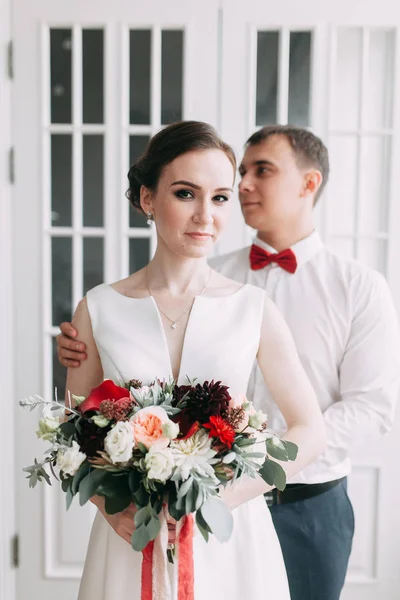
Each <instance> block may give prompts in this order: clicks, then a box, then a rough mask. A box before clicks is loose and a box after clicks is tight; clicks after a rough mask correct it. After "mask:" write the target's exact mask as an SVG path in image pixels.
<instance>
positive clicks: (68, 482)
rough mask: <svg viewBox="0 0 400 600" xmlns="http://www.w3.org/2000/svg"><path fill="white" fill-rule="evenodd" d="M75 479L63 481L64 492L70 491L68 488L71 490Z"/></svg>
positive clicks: (70, 478) (67, 478)
mask: <svg viewBox="0 0 400 600" xmlns="http://www.w3.org/2000/svg"><path fill="white" fill-rule="evenodd" d="M73 479H74V478H73V477H65V478H64V479H61V489H62V491H63V492H67V491H68V488H70V487H71V485H72V482H73Z"/></svg>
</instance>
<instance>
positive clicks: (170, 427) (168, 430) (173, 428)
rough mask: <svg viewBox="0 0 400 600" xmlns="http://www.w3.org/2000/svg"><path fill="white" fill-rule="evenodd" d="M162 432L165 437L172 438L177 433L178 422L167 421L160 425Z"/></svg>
mask: <svg viewBox="0 0 400 600" xmlns="http://www.w3.org/2000/svg"><path fill="white" fill-rule="evenodd" d="M162 432H163V434H164V435H165V436H166V437H168V438H170V439H171V440H174V439H175V438H177V437H178V435H179V424H178V423H174V422H173V421H168V422H167V423H164V425H163V426H162Z"/></svg>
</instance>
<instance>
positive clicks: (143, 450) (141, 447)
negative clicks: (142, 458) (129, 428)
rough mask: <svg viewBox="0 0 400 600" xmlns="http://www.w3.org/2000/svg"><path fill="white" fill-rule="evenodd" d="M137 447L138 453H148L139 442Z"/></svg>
mask: <svg viewBox="0 0 400 600" xmlns="http://www.w3.org/2000/svg"><path fill="white" fill-rule="evenodd" d="M137 446H138V448H139V450H140V452H142V454H147V453H148V449H147V448H146V446H145V445H144V444H142V443H141V442H139V443H138V445H137Z"/></svg>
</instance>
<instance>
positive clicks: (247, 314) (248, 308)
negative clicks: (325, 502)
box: [79, 284, 290, 600]
mask: <svg viewBox="0 0 400 600" xmlns="http://www.w3.org/2000/svg"><path fill="white" fill-rule="evenodd" d="M264 294H265V292H264V291H262V290H260V289H259V288H256V287H253V286H251V285H245V286H244V287H242V288H241V289H240V290H238V291H237V292H235V293H234V294H232V295H230V296H227V297H223V298H210V297H206V296H198V297H197V298H196V299H195V302H194V304H193V309H192V312H191V315H190V319H189V322H188V325H187V329H186V334H185V340H184V346H183V353H182V361H181V367H180V373H179V380H178V382H179V383H181V384H183V383H185V381H186V376H189V377H190V378H194V377H197V379H198V380H199V381H200V382H203V381H206V380H208V381H210V380H212V379H214V380H216V381H222V382H223V383H224V384H226V385H229V386H230V391H231V392H234V393H245V392H246V388H247V383H248V379H249V376H250V372H251V369H252V366H253V363H254V360H255V357H256V354H257V350H258V346H259V339H260V326H261V319H262V312H263V305H264ZM87 303H88V308H89V314H90V317H91V321H92V327H93V335H94V338H95V341H96V344H97V348H98V351H99V355H100V358H101V361H102V365H103V370H104V377H105V378H109V379H113V380H114V381H117V382H118V381H129V380H130V379H140V380H141V381H142V382H143V383H144V384H149V383H151V382H152V381H153V380H154V378H155V377H158V378H160V379H168V378H170V377H172V371H171V362H170V357H169V351H168V346H167V341H166V336H165V333H164V329H163V324H162V321H161V318H160V314H159V311H158V309H157V305H156V303H155V301H154V299H153V298H152V297H146V298H140V299H135V298H128V297H126V296H123V295H121V294H119V293H118V292H116V291H115V290H114V289H113V288H112V287H110V286H109V285H107V284H102V285H100V286H98V287H96V288H94V289H93V290H91V291H89V292H88V294H87ZM233 516H234V529H233V533H232V536H231V538H230V540H229V541H228V542H226V543H224V544H222V543H220V542H218V541H217V540H216V539H215V538H213V536H210V541H209V542H208V543H206V542H205V541H204V539H203V537H202V536H201V534H200V532H198V531H197V530H196V528H195V531H196V535H195V537H194V569H195V600H221V599H222V598H229V599H230V600H244V599H247V600H265V599H266V598H274V600H290V595H289V589H288V584H287V578H286V572H285V567H284V563H283V558H282V553H281V549H280V545H279V541H278V538H277V535H276V533H275V529H274V526H273V523H272V520H271V516H270V512H269V509H268V507H267V506H266V503H265V500H264V498H263V497H262V496H260V497H258V498H255V499H254V500H252V501H250V502H247V503H246V504H243V505H241V506H239V507H238V508H236V509H235V510H234V511H233ZM141 563H142V554H141V553H138V552H135V551H134V550H132V548H131V547H130V545H129V544H128V543H127V542H126V541H124V540H123V539H122V538H121V537H119V536H118V535H117V534H116V533H115V532H114V530H113V529H112V528H111V527H110V526H109V525H108V523H107V521H106V520H105V519H104V517H103V516H102V515H101V513H100V512H98V514H97V516H96V518H95V521H94V524H93V528H92V532H91V536H90V541H89V547H88V551H87V557H86V561H85V567H84V572H83V576H82V582H81V587H80V592H79V600H140V596H141V589H140V582H141ZM175 576H176V566H175V565H174V566H173V565H171V566H170V578H171V582H172V585H173V589H174V590H176V581H174V580H175V579H176V577H175Z"/></svg>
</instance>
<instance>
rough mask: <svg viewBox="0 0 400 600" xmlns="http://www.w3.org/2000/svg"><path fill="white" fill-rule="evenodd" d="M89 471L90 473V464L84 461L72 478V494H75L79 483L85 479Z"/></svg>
mask: <svg viewBox="0 0 400 600" xmlns="http://www.w3.org/2000/svg"><path fill="white" fill-rule="evenodd" d="M89 471H90V464H89V463H88V462H87V461H84V462H83V463H82V464H81V466H80V467H79V469H78V470H77V472H76V473H75V475H74V476H73V478H72V493H73V494H76V492H77V491H78V489H79V484H80V482H81V481H82V479H83V478H84V477H86V475H87V474H88V473H89ZM64 491H65V490H64Z"/></svg>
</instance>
